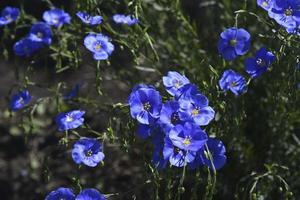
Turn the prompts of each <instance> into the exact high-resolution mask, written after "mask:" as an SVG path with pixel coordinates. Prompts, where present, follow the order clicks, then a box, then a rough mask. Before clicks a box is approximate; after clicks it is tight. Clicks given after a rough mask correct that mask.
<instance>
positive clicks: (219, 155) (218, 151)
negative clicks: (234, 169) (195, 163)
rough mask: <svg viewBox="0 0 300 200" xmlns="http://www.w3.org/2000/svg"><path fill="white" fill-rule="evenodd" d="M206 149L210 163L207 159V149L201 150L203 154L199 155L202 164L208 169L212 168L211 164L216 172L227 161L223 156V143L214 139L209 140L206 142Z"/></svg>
mask: <svg viewBox="0 0 300 200" xmlns="http://www.w3.org/2000/svg"><path fill="white" fill-rule="evenodd" d="M207 147H208V150H209V152H210V154H211V157H212V161H211V160H210V159H209V154H208V152H207V149H206V148H203V151H202V152H203V153H202V155H201V156H202V158H203V163H204V164H205V165H206V166H208V167H209V168H213V166H212V164H213V165H214V167H215V169H216V170H218V169H221V168H222V167H223V166H224V165H225V163H226V159H227V157H226V155H225V153H226V149H225V146H224V144H223V142H222V141H220V140H217V139H215V138H209V139H208V141H207Z"/></svg>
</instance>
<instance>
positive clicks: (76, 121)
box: [56, 110, 85, 131]
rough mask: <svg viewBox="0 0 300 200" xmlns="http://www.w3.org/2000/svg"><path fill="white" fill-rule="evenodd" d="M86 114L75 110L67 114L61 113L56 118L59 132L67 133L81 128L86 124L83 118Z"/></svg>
mask: <svg viewBox="0 0 300 200" xmlns="http://www.w3.org/2000/svg"><path fill="white" fill-rule="evenodd" d="M84 114H85V112H84V111H81V110H73V111H70V112H67V113H60V114H59V115H58V116H57V117H56V124H57V126H58V130H59V131H66V130H69V129H75V128H78V127H79V126H81V125H82V124H83V122H84V118H83V117H82V116H83V115H84Z"/></svg>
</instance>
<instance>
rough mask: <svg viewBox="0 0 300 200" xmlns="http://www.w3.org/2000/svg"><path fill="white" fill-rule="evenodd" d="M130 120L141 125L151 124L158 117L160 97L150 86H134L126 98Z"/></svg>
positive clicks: (160, 103)
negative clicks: (132, 119) (134, 120)
mask: <svg viewBox="0 0 300 200" xmlns="http://www.w3.org/2000/svg"><path fill="white" fill-rule="evenodd" d="M128 103H129V106H130V113H131V116H132V118H134V119H137V120H138V121H139V122H140V123H141V124H153V123H154V122H155V120H156V119H158V118H159V116H160V110H161V107H162V100H161V96H160V94H159V92H158V91H156V90H155V88H154V87H152V86H145V85H138V86H136V87H135V88H134V89H133V90H132V92H131V94H130V95H129V98H128Z"/></svg>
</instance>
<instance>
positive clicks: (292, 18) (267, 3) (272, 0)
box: [257, 0, 300, 35]
mask: <svg viewBox="0 0 300 200" xmlns="http://www.w3.org/2000/svg"><path fill="white" fill-rule="evenodd" d="M257 5H259V6H260V7H261V8H263V9H264V10H266V11H267V12H268V14H269V17H271V18H273V19H274V20H275V21H276V22H277V23H278V24H280V25H281V26H283V27H284V28H285V29H286V31H287V32H288V33H291V34H298V35H300V32H299V30H300V1H299V0H257Z"/></svg>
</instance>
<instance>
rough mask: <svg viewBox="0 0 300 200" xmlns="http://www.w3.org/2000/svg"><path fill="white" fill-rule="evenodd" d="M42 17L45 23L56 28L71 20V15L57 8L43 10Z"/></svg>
mask: <svg viewBox="0 0 300 200" xmlns="http://www.w3.org/2000/svg"><path fill="white" fill-rule="evenodd" d="M43 19H44V20H45V22H46V23H47V24H49V25H51V26H54V27H56V28H58V27H60V26H62V25H63V24H69V23H70V21H71V17H70V15H69V14H68V13H66V12H65V11H64V10H61V9H57V8H55V9H51V10H48V11H45V12H44V14H43Z"/></svg>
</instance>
